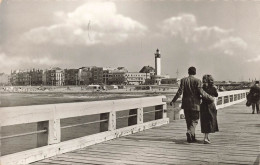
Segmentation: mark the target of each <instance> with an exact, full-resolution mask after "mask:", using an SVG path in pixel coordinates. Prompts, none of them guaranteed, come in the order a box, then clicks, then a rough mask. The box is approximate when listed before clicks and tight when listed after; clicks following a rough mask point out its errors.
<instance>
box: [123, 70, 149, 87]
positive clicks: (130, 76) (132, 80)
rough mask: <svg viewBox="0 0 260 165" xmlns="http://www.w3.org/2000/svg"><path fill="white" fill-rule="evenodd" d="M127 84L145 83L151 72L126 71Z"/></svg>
mask: <svg viewBox="0 0 260 165" xmlns="http://www.w3.org/2000/svg"><path fill="white" fill-rule="evenodd" d="M124 76H125V79H126V84H131V85H141V84H144V83H145V80H146V79H150V78H151V76H150V74H147V73H139V72H128V73H125V75H124Z"/></svg>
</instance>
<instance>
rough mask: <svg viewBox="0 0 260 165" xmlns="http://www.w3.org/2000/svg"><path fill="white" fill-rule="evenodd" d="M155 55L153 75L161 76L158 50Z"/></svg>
mask: <svg viewBox="0 0 260 165" xmlns="http://www.w3.org/2000/svg"><path fill="white" fill-rule="evenodd" d="M154 55H155V75H156V76H160V75H161V54H160V51H159V49H157V50H156V53H155V54H154Z"/></svg>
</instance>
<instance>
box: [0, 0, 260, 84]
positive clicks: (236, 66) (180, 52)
mask: <svg viewBox="0 0 260 165" xmlns="http://www.w3.org/2000/svg"><path fill="white" fill-rule="evenodd" d="M259 44H260V1H224V0H223V1H221V0H219V1H202V0H193V1H192V0H190V1H186V0H183V1H182V0H158V1H157V0H134V1H130V0H114V1H104V0H103V1H101V0H100V1H98V0H85V1H84V0H2V2H1V4H0V72H5V73H10V72H11V70H15V69H31V68H40V69H47V68H50V67H61V68H64V69H65V68H80V67H82V66H101V67H120V66H124V67H126V68H127V69H128V70H129V71H131V72H138V71H139V70H141V68H142V67H143V66H147V65H149V66H153V67H154V65H155V64H154V53H155V51H156V49H157V48H158V49H159V50H160V52H161V61H162V73H163V74H168V75H170V76H171V77H176V76H177V73H176V72H177V70H178V78H182V77H185V76H187V70H188V68H189V67H190V66H195V67H196V68H197V77H198V78H201V77H202V76H203V75H204V74H211V75H212V76H213V77H214V78H215V80H221V81H222V80H225V81H228V80H231V81H248V80H249V79H250V80H252V79H260V72H259V70H260V66H259V63H260V47H259Z"/></svg>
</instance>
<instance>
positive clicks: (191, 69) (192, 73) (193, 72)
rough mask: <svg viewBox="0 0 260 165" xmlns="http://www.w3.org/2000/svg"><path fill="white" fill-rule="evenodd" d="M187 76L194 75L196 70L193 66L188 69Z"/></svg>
mask: <svg viewBox="0 0 260 165" xmlns="http://www.w3.org/2000/svg"><path fill="white" fill-rule="evenodd" d="M188 73H189V75H196V68H195V67H194V66H192V67H190V68H189V69H188Z"/></svg>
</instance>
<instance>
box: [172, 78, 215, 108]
mask: <svg viewBox="0 0 260 165" xmlns="http://www.w3.org/2000/svg"><path fill="white" fill-rule="evenodd" d="M182 94H183V97H182V105H181V108H182V109H185V110H192V111H199V110H200V100H201V98H200V96H202V97H203V98H205V99H208V100H211V102H214V98H213V97H212V96H210V95H208V94H207V93H206V92H204V91H203V89H202V83H201V81H200V80H199V79H197V78H195V77H194V76H191V75H190V76H189V77H185V78H183V79H181V84H180V87H179V89H178V92H177V93H176V95H175V97H174V98H173V100H172V102H175V101H176V100H177V99H178V98H179V97H180V96H181V95H182Z"/></svg>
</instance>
